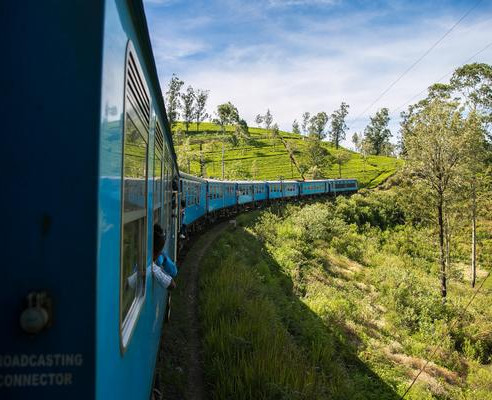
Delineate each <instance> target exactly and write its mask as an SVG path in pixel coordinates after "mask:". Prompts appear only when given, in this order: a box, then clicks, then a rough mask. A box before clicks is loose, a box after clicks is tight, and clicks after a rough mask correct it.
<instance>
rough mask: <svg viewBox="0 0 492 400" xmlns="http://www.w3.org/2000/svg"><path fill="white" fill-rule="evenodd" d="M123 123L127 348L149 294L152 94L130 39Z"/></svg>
mask: <svg viewBox="0 0 492 400" xmlns="http://www.w3.org/2000/svg"><path fill="white" fill-rule="evenodd" d="M124 100H125V106H124V107H125V108H124V126H123V166H122V171H123V173H122V175H123V176H122V178H123V179H122V203H123V204H122V207H121V209H122V216H121V217H122V222H121V250H120V251H121V258H120V260H121V261H120V262H121V270H120V333H121V349H122V351H123V352H124V350H125V349H126V347H127V345H128V343H129V341H130V338H131V334H132V332H133V330H134V327H135V325H136V322H137V320H138V316H139V313H140V309H141V307H142V304H143V301H144V295H145V274H146V259H147V251H146V250H147V189H148V188H147V179H148V150H149V123H150V96H149V92H148V89H147V85H146V83H145V80H144V79H143V73H142V70H141V68H140V65H139V62H138V59H137V57H136V53H135V51H134V49H133V46H132V44H131V42H129V43H128V47H127V55H126V71H125V99H124Z"/></svg>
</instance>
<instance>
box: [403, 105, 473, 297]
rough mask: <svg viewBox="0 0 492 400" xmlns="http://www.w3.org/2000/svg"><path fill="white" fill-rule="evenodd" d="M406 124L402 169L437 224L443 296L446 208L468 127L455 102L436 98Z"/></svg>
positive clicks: (449, 204) (458, 169) (442, 294)
mask: <svg viewBox="0 0 492 400" xmlns="http://www.w3.org/2000/svg"><path fill="white" fill-rule="evenodd" d="M409 125H411V132H412V133H411V135H409V136H408V137H407V139H406V143H405V147H406V154H407V155H406V159H407V163H406V169H405V172H406V174H407V177H409V178H410V179H412V180H413V182H415V183H416V185H415V186H414V187H413V188H412V190H414V191H417V190H419V187H420V188H421V191H420V192H419V195H420V197H422V198H423V199H424V201H425V203H426V204H427V205H428V207H430V212H431V214H432V215H433V216H434V220H435V221H436V224H437V226H438V232H439V233H438V236H439V264H440V271H441V296H442V297H443V298H446V295H447V283H446V270H447V268H446V265H447V263H446V249H445V240H446V239H445V237H446V227H445V223H446V220H447V214H446V212H447V209H448V208H449V207H450V206H451V205H452V203H453V201H455V199H454V197H453V194H454V188H455V187H456V184H457V179H458V177H459V176H460V174H459V171H460V166H461V165H462V164H463V162H464V161H465V158H466V146H465V143H466V136H467V134H466V133H467V129H466V127H465V123H464V121H463V118H462V116H461V115H460V113H459V111H458V109H457V107H456V104H453V103H448V102H445V101H442V100H438V99H434V100H432V101H431V102H430V103H429V104H427V105H426V106H425V107H424V108H423V109H422V110H420V111H419V112H417V113H416V114H414V115H413V116H412V118H411V120H410V121H409ZM419 184H420V185H419Z"/></svg>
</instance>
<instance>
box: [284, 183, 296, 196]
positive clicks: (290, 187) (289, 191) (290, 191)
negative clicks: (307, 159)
mask: <svg viewBox="0 0 492 400" xmlns="http://www.w3.org/2000/svg"><path fill="white" fill-rule="evenodd" d="M282 190H283V195H284V197H295V196H298V195H299V184H298V183H297V182H294V181H284V182H283V183H282Z"/></svg>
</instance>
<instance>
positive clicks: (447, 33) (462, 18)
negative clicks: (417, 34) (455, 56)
mask: <svg viewBox="0 0 492 400" xmlns="http://www.w3.org/2000/svg"><path fill="white" fill-rule="evenodd" d="M482 1H483V0H478V2H477V3H475V5H474V6H472V7H471V8H470V9H469V10H468V11H467V12H466V13H465V14H463V16H462V17H461V18H460V19H459V20H458V21H457V22H455V24H454V25H453V26H452V27H451V28H449V29H448V31H447V32H446V33H445V34H444V35H442V36H441V37H440V38H439V40H437V42H435V43H434V44H433V45H432V46H431V47H430V48H429V49H427V51H426V52H425V53H424V54H423V55H422V56H420V58H418V59H417V61H415V62H414V63H413V64H412V65H410V66H409V67H408V68H407V69H406V70H405V71H404V72H403V73H402V74H401V75H400V76H399V77H398V78H396V80H395V81H393V82H392V83H391V84H390V85H389V86H388V87H387V88H386V89H385V90H384V91H383V93H381V94H380V95H379V96H378V97H377V98H376V100H374V101H373V102H372V103H371V104H370V105H369V107H367V108H366V109H365V110H364V111H362V112H361V113H360V115H359V116H358V117H357V118H356V119H359V118H360V117H362V116H363V115H364V114H365V113H366V112H367V111H368V110H370V109H371V108H372V106H373V105H374V104H376V103H377V102H378V101H379V100H381V99H382V98H383V96H384V95H385V94H386V93H388V92H389V91H390V90H391V89H392V88H393V86H395V85H396V84H397V83H398V82H399V81H400V80H401V79H402V78H403V77H404V76H405V75H406V74H407V73H408V72H410V71H411V70H412V69H413V68H414V67H415V66H416V65H417V64H418V63H419V62H420V61H422V60H423V59H424V58H425V56H427V55H428V54H429V53H430V52H431V51H432V50H434V48H435V47H436V46H437V45H438V44H439V43H441V42H442V41H443V40H444V38H445V37H446V36H448V35H449V34H450V33H451V32H452V31H453V30H454V28H456V27H457V26H458V24H459V23H460V22H461V21H463V20H464V19H465V18H466V17H467V16H468V14H470V13H471V12H472V11H473V10H474V9H475V8H476V7H477V6H478V5H479V4H480V3H481V2H482Z"/></svg>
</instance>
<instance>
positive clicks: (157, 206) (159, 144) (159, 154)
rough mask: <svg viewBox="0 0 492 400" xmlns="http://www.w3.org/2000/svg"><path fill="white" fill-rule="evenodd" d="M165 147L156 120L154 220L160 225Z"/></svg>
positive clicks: (161, 218) (161, 221)
mask: <svg viewBox="0 0 492 400" xmlns="http://www.w3.org/2000/svg"><path fill="white" fill-rule="evenodd" d="M163 149H164V136H163V135H162V130H161V127H160V125H159V121H156V125H155V140H154V222H155V223H158V224H159V225H161V226H162V225H163V213H162V206H163V203H164V198H163V197H164V196H163V189H164V188H163V186H162V181H163V179H162V177H163V168H162V164H163V160H164V158H163Z"/></svg>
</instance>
